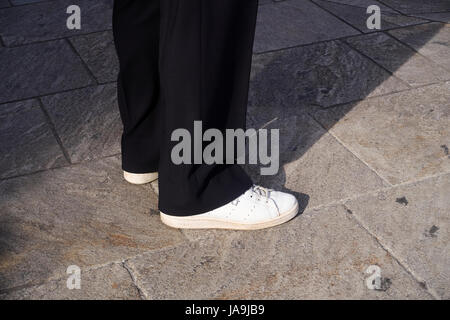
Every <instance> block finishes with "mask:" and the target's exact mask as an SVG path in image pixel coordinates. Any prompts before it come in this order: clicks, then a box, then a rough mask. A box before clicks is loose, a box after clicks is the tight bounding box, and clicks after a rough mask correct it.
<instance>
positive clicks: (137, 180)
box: [123, 171, 158, 184]
mask: <svg viewBox="0 0 450 320" xmlns="http://www.w3.org/2000/svg"><path fill="white" fill-rule="evenodd" d="M123 177H124V178H125V180H127V181H128V182H129V183H132V184H145V183H150V182H153V181H155V180H157V179H158V172H150V173H130V172H126V171H124V172H123Z"/></svg>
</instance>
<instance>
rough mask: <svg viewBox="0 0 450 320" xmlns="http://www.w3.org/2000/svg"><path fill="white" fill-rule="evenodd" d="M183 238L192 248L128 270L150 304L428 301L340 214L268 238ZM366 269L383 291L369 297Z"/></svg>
mask: <svg viewBox="0 0 450 320" xmlns="http://www.w3.org/2000/svg"><path fill="white" fill-rule="evenodd" d="M343 230H345V232H343ZM185 233H186V234H187V236H188V237H189V238H191V239H192V240H193V242H191V243H186V244H183V245H181V246H177V247H175V248H170V249H166V250H160V251H157V252H152V253H146V254H144V255H142V256H140V257H137V258H135V259H131V260H130V261H129V262H128V263H129V265H130V268H131V269H132V270H133V271H134V272H135V273H136V279H137V282H138V284H139V286H140V287H141V288H142V289H143V292H144V294H145V295H146V296H147V298H148V299H173V298H177V299H179V298H181V299H194V298H195V299H211V298H212V299H304V298H313V299H314V298H316V299H324V298H337V299H351V298H354V299H355V298H356V299H397V298H408V299H418V298H421V299H429V298H431V296H430V295H429V294H428V293H427V292H425V291H424V290H423V289H422V288H421V287H420V285H419V284H418V283H417V282H416V281H415V280H414V279H413V278H412V277H411V276H410V275H409V274H408V273H407V272H406V271H404V270H403V269H402V268H401V267H400V265H399V264H398V263H397V262H396V261H395V260H393V259H392V257H391V256H390V255H389V254H388V253H386V252H385V251H384V250H383V249H382V248H380V246H379V245H378V244H377V243H376V241H375V240H374V239H373V238H372V237H371V236H370V235H368V234H367V233H366V231H364V230H363V229H362V228H361V227H359V226H358V224H357V223H356V222H355V221H354V220H353V218H352V217H351V216H350V215H348V214H346V212H345V210H344V209H343V207H342V206H337V207H334V206H333V207H327V208H323V209H320V210H313V211H308V212H305V213H304V214H303V215H301V216H299V217H297V218H296V219H294V220H292V221H291V222H289V223H288V224H285V225H283V226H279V227H276V228H273V229H268V230H260V231H254V232H230V231H208V232H205V231H185ZM370 265H378V266H379V267H380V268H381V269H382V270H383V273H382V276H383V277H385V278H388V279H389V280H390V282H391V285H390V286H389V288H388V289H387V290H386V291H374V290H368V289H367V287H366V285H365V279H366V278H367V275H366V274H365V270H366V269H367V268H368V267H369V266H370ZM174 287H176V288H177V289H176V290H172V289H171V288H174Z"/></svg>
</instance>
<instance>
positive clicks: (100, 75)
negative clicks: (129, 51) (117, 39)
mask: <svg viewBox="0 0 450 320" xmlns="http://www.w3.org/2000/svg"><path fill="white" fill-rule="evenodd" d="M70 41H71V42H72V43H73V45H74V47H75V49H76V50H77V51H78V53H79V54H80V56H81V57H82V59H83V60H84V61H85V62H86V64H87V65H88V67H89V68H90V70H91V71H92V73H93V74H94V76H95V77H96V79H97V81H99V82H100V83H104V82H110V81H116V80H117V74H118V72H119V62H118V59H117V55H116V51H115V48H114V40H113V35H112V31H105V32H99V33H93V34H88V35H83V36H78V37H73V38H71V39H70Z"/></svg>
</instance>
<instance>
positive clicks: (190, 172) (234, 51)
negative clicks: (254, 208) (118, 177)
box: [113, 0, 258, 216]
mask: <svg viewBox="0 0 450 320" xmlns="http://www.w3.org/2000/svg"><path fill="white" fill-rule="evenodd" d="M257 2H258V1H257V0H115V2H114V13H113V32H114V41H115V45H116V50H117V55H118V57H119V62H120V74H119V78H118V101H119V109H120V115H121V118H122V121H123V126H124V132H123V136H122V166H123V169H124V170H125V171H128V172H132V173H147V172H155V171H158V172H159V209H160V210H161V211H162V212H164V213H166V214H173V215H180V216H184V215H193V214H199V213H203V212H206V211H209V210H212V209H215V208H217V207H220V206H222V205H224V204H226V203H228V202H230V201H232V200H234V199H235V198H237V197H238V196H239V195H241V194H242V193H243V192H245V190H247V189H248V188H249V187H250V186H251V185H252V181H251V180H250V178H249V177H248V176H247V174H246V173H245V172H244V171H243V169H242V168H240V167H239V166H238V165H222V164H213V165H206V164H180V165H175V164H174V163H173V162H172V160H171V150H172V148H173V146H174V145H176V144H177V143H178V142H176V141H174V142H172V141H171V134H172V132H173V131H174V130H175V129H178V128H184V129H187V130H189V132H191V133H192V134H193V127H194V121H202V126H203V130H207V129H209V128H217V129H219V130H221V131H222V132H224V130H225V129H228V128H229V129H237V128H242V129H244V128H245V118H246V107H247V98H248V97H247V95H248V82H249V74H250V67H251V57H252V47H253V38H254V31H255V24H256V14H257V6H258V3H257Z"/></svg>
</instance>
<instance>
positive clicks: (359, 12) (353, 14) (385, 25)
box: [314, 0, 426, 33]
mask: <svg viewBox="0 0 450 320" xmlns="http://www.w3.org/2000/svg"><path fill="white" fill-rule="evenodd" d="M314 3H317V4H318V5H320V6H321V7H323V8H325V9H327V10H329V11H331V12H332V13H333V14H335V15H337V16H338V17H339V18H341V19H343V20H344V21H345V22H347V23H349V24H350V25H352V26H353V27H355V28H356V29H358V30H359V31H361V32H364V33H369V32H375V31H378V30H371V29H368V28H367V19H368V17H369V15H368V14H367V12H366V11H367V8H368V7H369V4H368V5H367V6H353V5H352V6H351V7H349V6H348V5H342V4H339V3H334V2H330V1H327V0H314ZM374 4H376V3H371V4H370V5H374ZM380 8H381V30H387V29H392V28H396V27H400V26H408V25H414V24H419V23H423V22H425V21H426V20H423V19H420V18H418V17H406V16H404V15H401V14H398V13H396V12H393V11H392V10H384V8H383V6H380Z"/></svg>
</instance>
